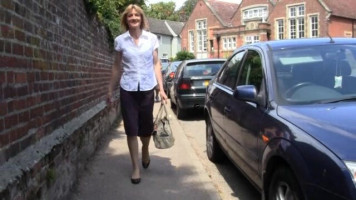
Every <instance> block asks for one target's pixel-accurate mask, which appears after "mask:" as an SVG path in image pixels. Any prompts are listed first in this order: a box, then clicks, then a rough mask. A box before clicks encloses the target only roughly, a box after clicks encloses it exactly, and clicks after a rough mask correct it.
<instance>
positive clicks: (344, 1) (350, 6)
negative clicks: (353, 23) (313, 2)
mask: <svg viewBox="0 0 356 200" xmlns="http://www.w3.org/2000/svg"><path fill="white" fill-rule="evenodd" d="M321 2H324V3H325V4H326V6H327V8H328V9H329V10H330V11H331V14H332V15H334V16H338V17H345V18H351V19H356V12H355V8H356V1H355V0H341V1H340V0H339V1H336V0H321Z"/></svg>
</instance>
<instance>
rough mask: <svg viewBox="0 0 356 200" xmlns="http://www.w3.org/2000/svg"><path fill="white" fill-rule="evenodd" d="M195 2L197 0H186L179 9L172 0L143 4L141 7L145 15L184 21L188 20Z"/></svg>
mask: <svg viewBox="0 0 356 200" xmlns="http://www.w3.org/2000/svg"><path fill="white" fill-rule="evenodd" d="M197 2H198V0H186V1H185V3H184V4H183V6H182V7H181V8H179V10H176V4H175V3H174V2H173V1H170V2H168V3H165V2H159V3H155V4H151V5H149V6H144V7H143V9H144V11H145V13H146V15H147V17H151V18H155V19H161V20H170V21H180V22H185V21H187V20H188V17H189V16H190V14H191V13H192V11H193V9H194V7H195V4H196V3H197Z"/></svg>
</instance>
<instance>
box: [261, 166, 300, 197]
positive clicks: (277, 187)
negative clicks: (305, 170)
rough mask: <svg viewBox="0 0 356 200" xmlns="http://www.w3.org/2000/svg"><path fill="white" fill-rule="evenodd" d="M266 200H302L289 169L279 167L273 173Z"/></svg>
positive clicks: (295, 180)
mask: <svg viewBox="0 0 356 200" xmlns="http://www.w3.org/2000/svg"><path fill="white" fill-rule="evenodd" d="M268 200H304V197H303V195H302V192H301V189H300V186H299V184H298V181H297V179H296V178H295V176H294V174H293V172H292V171H291V170H290V169H289V168H287V167H280V168H278V169H277V170H276V171H275V172H274V173H273V175H272V179H271V184H270V185H269V189H268Z"/></svg>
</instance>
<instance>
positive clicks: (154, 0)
mask: <svg viewBox="0 0 356 200" xmlns="http://www.w3.org/2000/svg"><path fill="white" fill-rule="evenodd" d="M146 1H147V3H148V4H153V3H159V2H165V3H168V2H171V1H173V0H146ZM188 1H189V0H188ZM220 1H225V2H232V3H239V2H240V1H241V0H220ZM173 2H175V3H176V10H178V9H179V8H180V7H182V5H183V4H184V2H185V1H184V0H175V1H173Z"/></svg>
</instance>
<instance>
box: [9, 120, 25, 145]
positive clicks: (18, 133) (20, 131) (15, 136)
mask: <svg viewBox="0 0 356 200" xmlns="http://www.w3.org/2000/svg"><path fill="white" fill-rule="evenodd" d="M27 132H28V126H27V125H26V124H25V125H23V126H21V127H19V128H17V129H16V130H15V131H13V132H12V133H11V134H10V142H14V141H17V140H19V139H21V138H23V137H24V136H25V135H27Z"/></svg>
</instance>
